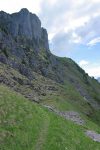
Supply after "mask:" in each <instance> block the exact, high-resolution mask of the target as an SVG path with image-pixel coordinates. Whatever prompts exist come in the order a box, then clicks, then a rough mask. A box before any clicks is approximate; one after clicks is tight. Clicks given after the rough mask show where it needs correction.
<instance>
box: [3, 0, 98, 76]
mask: <svg viewBox="0 0 100 150" xmlns="http://www.w3.org/2000/svg"><path fill="white" fill-rule="evenodd" d="M21 8H27V9H28V10H29V11H31V12H32V13H35V14H37V15H38V16H39V18H40V20H41V22H42V26H43V27H45V28H46V29H47V31H48V38H49V45H50V50H51V52H52V53H53V54H55V55H57V56H61V57H70V58H72V59H73V60H74V61H76V62H77V63H78V64H79V65H80V66H81V67H82V68H83V69H84V70H85V71H86V72H87V73H88V74H89V75H90V76H94V77H95V78H97V77H100V0H24V1H21V0H0V10H3V11H6V12H8V13H13V12H17V11H19V10H20V9H21Z"/></svg>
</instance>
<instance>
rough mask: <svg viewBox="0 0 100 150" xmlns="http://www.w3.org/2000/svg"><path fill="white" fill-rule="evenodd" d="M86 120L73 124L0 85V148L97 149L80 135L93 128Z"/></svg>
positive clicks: (97, 146) (8, 149)
mask: <svg viewBox="0 0 100 150" xmlns="http://www.w3.org/2000/svg"><path fill="white" fill-rule="evenodd" d="M88 122H89V123H87V125H86V126H85V127H82V126H79V125H76V124H74V123H73V122H71V121H68V120H65V119H63V118H61V117H59V116H57V115H56V114H54V113H53V112H49V111H48V110H47V109H46V108H43V107H42V106H40V105H38V104H35V103H33V102H31V101H29V100H27V99H25V98H24V97H23V96H22V95H20V94H18V93H15V92H13V91H12V90H11V89H9V88H7V87H5V86H3V85H1V86H0V150H67V149H68V150H85V149H88V150H99V149H100V144H99V143H98V142H94V141H92V140H91V139H90V138H88V137H86V135H85V134H84V131H85V128H89V129H90V128H91V129H92V127H97V126H96V125H95V124H94V125H93V124H92V122H91V121H88ZM97 128H98V131H100V129H99V127H97Z"/></svg>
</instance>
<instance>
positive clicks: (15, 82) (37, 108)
mask: <svg viewBox="0 0 100 150" xmlns="http://www.w3.org/2000/svg"><path fill="white" fill-rule="evenodd" d="M0 84H1V86H0V114H1V118H0V125H1V128H0V131H1V134H0V142H1V145H0V146H1V149H4V150H9V149H10V150H13V149H14V150H22V149H27V150H28V149H29V150H31V149H33V150H39V149H43V150H45V149H46V150H49V149H50V150H56V149H57V150H64V149H69V150H74V149H78V150H84V149H86V148H88V149H90V150H92V149H93V150H96V149H99V146H100V145H99V144H98V142H94V141H100V134H98V135H96V137H95V136H94V134H95V133H93V135H92V139H90V138H89V137H87V135H86V134H85V132H86V131H89V133H87V134H92V133H91V130H93V132H97V133H100V128H99V125H100V84H99V83H98V81H97V80H95V79H94V78H91V77H89V76H88V74H86V73H85V71H84V70H83V69H81V68H80V67H79V66H78V65H77V64H76V63H75V62H74V61H73V60H72V59H70V58H61V57H57V56H54V55H53V54H52V53H51V52H50V50H49V44H48V34H47V31H46V29H44V28H42V27H41V22H40V20H39V18H38V17H37V16H36V15H35V14H32V13H30V12H29V11H28V10H27V9H22V10H21V11H20V12H18V13H14V14H11V15H10V14H7V13H5V12H3V11H1V12H0ZM14 91H15V92H17V93H15V92H14ZM18 93H19V94H18ZM30 118H31V120H30ZM76 124H78V125H76ZM42 127H43V130H42ZM62 127H63V128H62ZM74 137H76V139H74ZM66 139H67V141H66ZM93 140H94V141H93ZM25 143H26V144H25ZM16 145H17V146H16ZM38 145H40V146H39V147H38ZM88 146H89V147H88ZM42 147H43V148H42Z"/></svg>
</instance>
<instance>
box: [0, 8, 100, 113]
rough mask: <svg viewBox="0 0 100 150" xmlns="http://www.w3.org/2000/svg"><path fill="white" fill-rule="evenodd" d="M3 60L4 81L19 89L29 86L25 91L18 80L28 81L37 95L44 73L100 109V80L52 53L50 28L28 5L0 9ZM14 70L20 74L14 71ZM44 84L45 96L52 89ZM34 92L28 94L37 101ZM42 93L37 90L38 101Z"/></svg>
mask: <svg viewBox="0 0 100 150" xmlns="http://www.w3.org/2000/svg"><path fill="white" fill-rule="evenodd" d="M0 62H1V72H2V74H1V76H0V82H1V83H4V84H6V85H9V86H10V87H13V86H14V84H15V81H17V82H16V84H15V85H16V88H15V89H16V91H20V92H21V93H24V94H25V91H24V90H25V89H24V88H23V90H22V89H21V88H20V87H18V86H17V83H18V84H23V85H24V86H25V87H26V85H27V84H28V85H29V88H31V89H32V90H33V91H34V92H33V93H34V94H35V92H36V89H35V88H34V87H33V85H32V84H33V83H34V82H35V80H36V76H39V78H40V76H43V77H44V78H45V79H46V80H49V79H50V80H51V81H52V82H51V83H52V84H54V83H57V84H61V85H64V86H66V87H68V86H69V87H70V86H71V87H72V88H73V90H75V91H76V92H77V93H78V94H79V95H80V96H81V97H82V99H83V100H84V101H86V102H87V103H89V104H90V105H91V107H93V109H95V110H96V109H100V107H99V105H100V90H99V89H100V85H99V83H98V82H97V81H96V80H95V79H94V78H91V77H89V76H88V74H86V73H85V71H84V70H83V69H81V68H80V67H79V66H78V65H77V64H76V63H75V62H74V61H73V60H72V59H70V58H60V57H57V56H55V55H53V54H52V53H51V52H50V50H49V43H48V34H47V31H46V29H44V28H42V27H41V22H40V20H39V19H38V17H37V16H36V15H34V14H32V13H30V12H29V11H28V10H27V9H25V8H24V9H22V10H21V11H19V12H17V13H13V14H7V13H5V12H0ZM7 68H8V69H7ZM11 68H12V69H11ZM13 69H14V70H15V72H16V73H17V72H18V73H17V74H19V76H20V77H17V76H16V75H15V74H14V73H13V72H14V71H13ZM12 71H13V72H12ZM5 74H6V75H5ZM20 74H21V75H20ZM24 77H25V78H26V79H25V81H24V79H23V78H24ZM45 79H44V80H45ZM7 80H9V81H11V83H9V82H8V81H7ZM24 82H25V83H24ZM31 82H32V83H31ZM40 82H42V81H40ZM43 84H46V83H45V82H44V83H43ZM43 84H42V85H41V87H42V88H39V87H38V89H37V91H39V92H40V93H41V89H43V91H44V93H42V94H43V95H44V96H45V95H47V94H48V92H47V93H46V91H45V89H46V88H47V87H46V88H44V87H43ZM49 84H50V82H49ZM35 86H36V85H35ZM59 86H60V85H59ZM59 86H58V87H59ZM13 88H14V87H13ZM49 89H50V88H49ZM51 89H52V90H51V91H52V92H53V90H54V91H55V90H56V87H55V86H54V85H53V87H51ZM58 89H59V88H58ZM47 91H49V90H47ZM58 91H59V90H58ZM31 92H32V91H31ZM31 92H30V94H28V95H30V96H29V97H30V99H32V100H33V99H35V98H34V95H33V94H32V93H31ZM39 92H36V99H38V101H40V100H41V98H40V97H41V96H40V95H41V94H40V95H39ZM69 92H70V91H69ZM25 96H27V95H26V94H25ZM76 98H77V96H76ZM76 98H75V99H76Z"/></svg>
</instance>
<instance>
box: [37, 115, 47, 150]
mask: <svg viewBox="0 0 100 150" xmlns="http://www.w3.org/2000/svg"><path fill="white" fill-rule="evenodd" d="M49 122H50V119H49V117H48V116H47V117H45V120H44V124H43V127H42V128H41V131H40V134H39V137H38V140H37V142H36V146H35V150H42V148H43V144H44V143H45V140H46V136H47V133H48V127H49Z"/></svg>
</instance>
